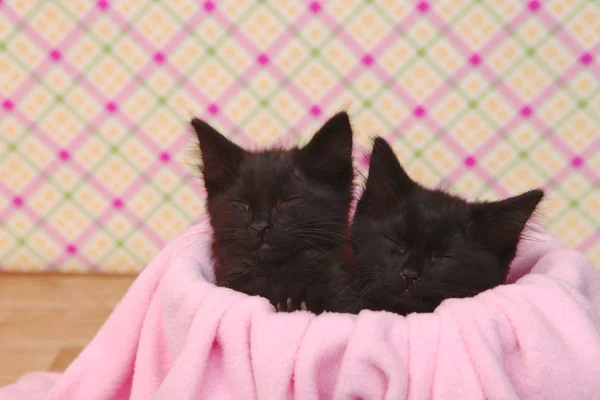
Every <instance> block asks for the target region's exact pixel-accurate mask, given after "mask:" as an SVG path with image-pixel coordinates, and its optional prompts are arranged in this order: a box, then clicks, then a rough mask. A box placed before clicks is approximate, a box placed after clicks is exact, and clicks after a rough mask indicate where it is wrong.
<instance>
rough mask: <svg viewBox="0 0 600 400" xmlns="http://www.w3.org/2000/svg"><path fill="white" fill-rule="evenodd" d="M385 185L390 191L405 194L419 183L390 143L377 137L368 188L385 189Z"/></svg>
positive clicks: (370, 164)
mask: <svg viewBox="0 0 600 400" xmlns="http://www.w3.org/2000/svg"><path fill="white" fill-rule="evenodd" d="M383 186H386V187H388V191H389V190H391V191H392V192H393V193H395V194H398V195H403V194H408V193H410V192H412V191H413V190H414V189H415V188H416V187H417V184H416V183H415V181H413V180H412V179H411V178H410V176H408V174H407V173H406V171H405V170H404V168H403V167H402V165H401V164H400V161H398V158H397V157H396V154H395V153H394V150H393V149H392V147H391V146H390V144H389V143H388V142H387V141H386V140H385V139H383V138H381V137H377V138H375V140H374V141H373V151H372V152H371V161H370V162H369V177H368V178H367V190H384V187H383Z"/></svg>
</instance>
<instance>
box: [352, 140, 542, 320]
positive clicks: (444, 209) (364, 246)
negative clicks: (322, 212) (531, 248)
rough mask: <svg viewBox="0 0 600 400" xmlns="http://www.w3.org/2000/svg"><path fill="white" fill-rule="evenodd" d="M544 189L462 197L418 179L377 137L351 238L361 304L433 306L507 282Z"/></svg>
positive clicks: (406, 308)
mask: <svg viewBox="0 0 600 400" xmlns="http://www.w3.org/2000/svg"><path fill="white" fill-rule="evenodd" d="M543 195H544V193H543V192H542V191H541V190H533V191H530V192H527V193H524V194H521V195H520V196H516V197H512V198H509V199H506V200H502V201H497V202H474V203H471V202H467V201H465V200H463V199H461V198H458V197H456V196H452V195H450V194H447V193H444V192H443V191H440V190H432V189H427V188H424V187H422V186H421V185H419V184H417V183H416V182H414V181H413V180H411V178H410V177H409V176H408V175H407V174H406V172H405V171H404V169H403V168H402V166H401V165H400V163H399V162H398V160H397V158H396V156H395V154H394V152H393V150H392V149H391V147H390V146H389V144H388V143H387V142H386V141H385V140H383V139H382V138H377V139H375V142H374V145H373V152H372V155H371V162H370V167H369V177H368V179H367V184H366V188H365V191H364V193H363V195H362V197H361V198H360V200H359V202H358V205H357V209H356V214H355V217H354V222H353V225H352V237H353V247H354V262H355V266H356V269H357V273H358V285H359V289H358V291H359V293H360V298H361V301H362V305H361V306H362V307H363V308H368V309H374V310H388V311H393V312H396V313H399V314H404V315H405V314H408V313H411V312H431V311H433V310H434V309H435V308H436V307H437V306H438V305H439V304H440V303H441V302H442V300H444V299H446V298H450V297H469V296H473V295H475V294H477V293H480V292H482V291H484V290H487V289H490V288H493V287H495V286H497V285H500V284H502V283H504V281H505V279H506V276H507V274H508V269H509V265H510V263H511V261H512V260H513V258H514V256H515V252H516V247H517V243H518V242H519V240H520V238H521V234H522V232H523V229H524V228H525V224H526V223H527V221H528V219H529V218H530V216H531V214H532V213H533V212H534V210H535V208H536V206H537V205H538V203H539V202H540V200H541V199H542V197H543Z"/></svg>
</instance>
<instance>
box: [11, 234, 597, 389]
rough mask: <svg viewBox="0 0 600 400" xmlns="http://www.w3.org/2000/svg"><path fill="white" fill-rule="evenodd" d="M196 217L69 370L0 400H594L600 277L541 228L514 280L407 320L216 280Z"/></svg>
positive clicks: (25, 384) (21, 384)
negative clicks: (299, 307) (292, 307)
mask: <svg viewBox="0 0 600 400" xmlns="http://www.w3.org/2000/svg"><path fill="white" fill-rule="evenodd" d="M209 235H210V229H209V227H208V225H207V224H206V223H202V224H200V225H198V226H196V227H194V228H192V229H190V230H188V231H187V232H186V233H184V234H183V235H181V236H180V237H179V238H178V239H176V240H175V241H174V242H173V243H171V244H170V245H169V246H167V247H166V248H165V249H164V250H163V251H162V252H161V253H160V255H159V256H158V257H156V259H155V260H154V261H153V262H152V263H151V264H150V265H149V266H148V267H147V268H146V269H145V270H144V271H143V273H142V274H141V275H140V276H139V278H138V279H137V280H136V281H135V282H134V283H133V285H132V286H131V288H130V289H129V291H128V292H127V294H126V296H125V297H124V298H123V300H122V301H121V303H120V304H119V305H118V306H117V308H116V309H115V310H114V312H113V313H112V315H111V316H110V317H109V318H108V320H107V321H106V323H105V324H104V326H103V327H102V329H101V330H100V331H99V332H98V334H97V335H96V337H95V338H94V339H93V340H92V341H91V343H90V344H89V345H88V346H87V347H86V348H85V349H84V351H83V352H82V353H81V355H80V356H79V357H78V358H77V359H76V360H75V361H74V362H73V363H72V364H71V366H70V367H69V368H68V369H67V370H66V371H65V372H64V373H63V374H48V373H32V374H28V375H25V376H24V377H22V378H21V379H20V380H19V381H17V382H16V383H14V384H12V385H9V386H6V387H4V388H2V389H0V399H2V400H5V399H35V400H41V399H52V400H68V399H77V400H121V399H136V400H137V399H144V400H146V399H178V400H186V399H235V400H239V399H302V400H310V399H390V400H398V399H419V400H421V399H463V400H464V399H502V400H509V399H561V400H565V399H578V400H584V399H598V398H600V279H599V275H598V274H597V273H596V272H595V270H594V269H593V267H592V265H590V262H589V261H588V260H587V259H586V258H585V257H583V256H582V255H581V254H579V253H577V252H574V251H571V250H567V249H565V248H564V247H563V246H562V245H561V244H559V243H558V242H557V241H556V240H555V239H553V238H552V237H550V236H549V235H547V234H543V233H540V234H536V235H534V237H533V238H532V240H528V241H524V242H523V244H522V246H521V247H520V249H519V255H518V257H517V259H516V260H515V262H514V263H513V266H512V268H511V274H510V276H509V284H507V285H504V286H501V287H497V288H495V289H493V290H489V291H487V292H484V293H482V294H480V295H478V296H476V297H474V298H470V299H452V300H447V301H445V302H444V303H442V305H441V306H440V307H438V309H437V310H436V311H435V312H434V313H431V314H413V315H409V316H408V317H402V316H398V315H394V314H390V313H385V312H371V311H363V312H361V313H360V314H359V315H358V316H353V315H344V314H331V313H330V314H323V315H320V316H315V315H313V314H310V313H308V312H295V313H291V314H281V313H279V314H278V313H276V312H275V310H274V309H273V307H272V306H271V305H270V304H269V303H268V302H267V300H265V299H262V298H259V297H250V296H246V295H244V294H241V293H238V292H235V291H232V290H229V289H224V288H217V287H215V286H214V285H213V284H212V283H211V282H212V281H213V280H214V275H213V270H212V263H211V260H210V257H209V246H208V238H209Z"/></svg>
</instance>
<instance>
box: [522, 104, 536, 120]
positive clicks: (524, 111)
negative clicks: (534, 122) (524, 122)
mask: <svg viewBox="0 0 600 400" xmlns="http://www.w3.org/2000/svg"><path fill="white" fill-rule="evenodd" d="M531 114H533V110H532V109H531V107H529V106H525V107H523V108H521V115H522V116H524V117H525V118H528V117H530V116H531Z"/></svg>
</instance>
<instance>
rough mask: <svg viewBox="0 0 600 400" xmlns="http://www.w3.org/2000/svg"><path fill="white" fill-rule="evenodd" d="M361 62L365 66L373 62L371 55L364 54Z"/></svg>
mask: <svg viewBox="0 0 600 400" xmlns="http://www.w3.org/2000/svg"><path fill="white" fill-rule="evenodd" d="M362 62H363V64H365V65H366V66H369V65H371V64H373V56H371V55H370V54H365V55H364V56H363V58H362Z"/></svg>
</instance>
